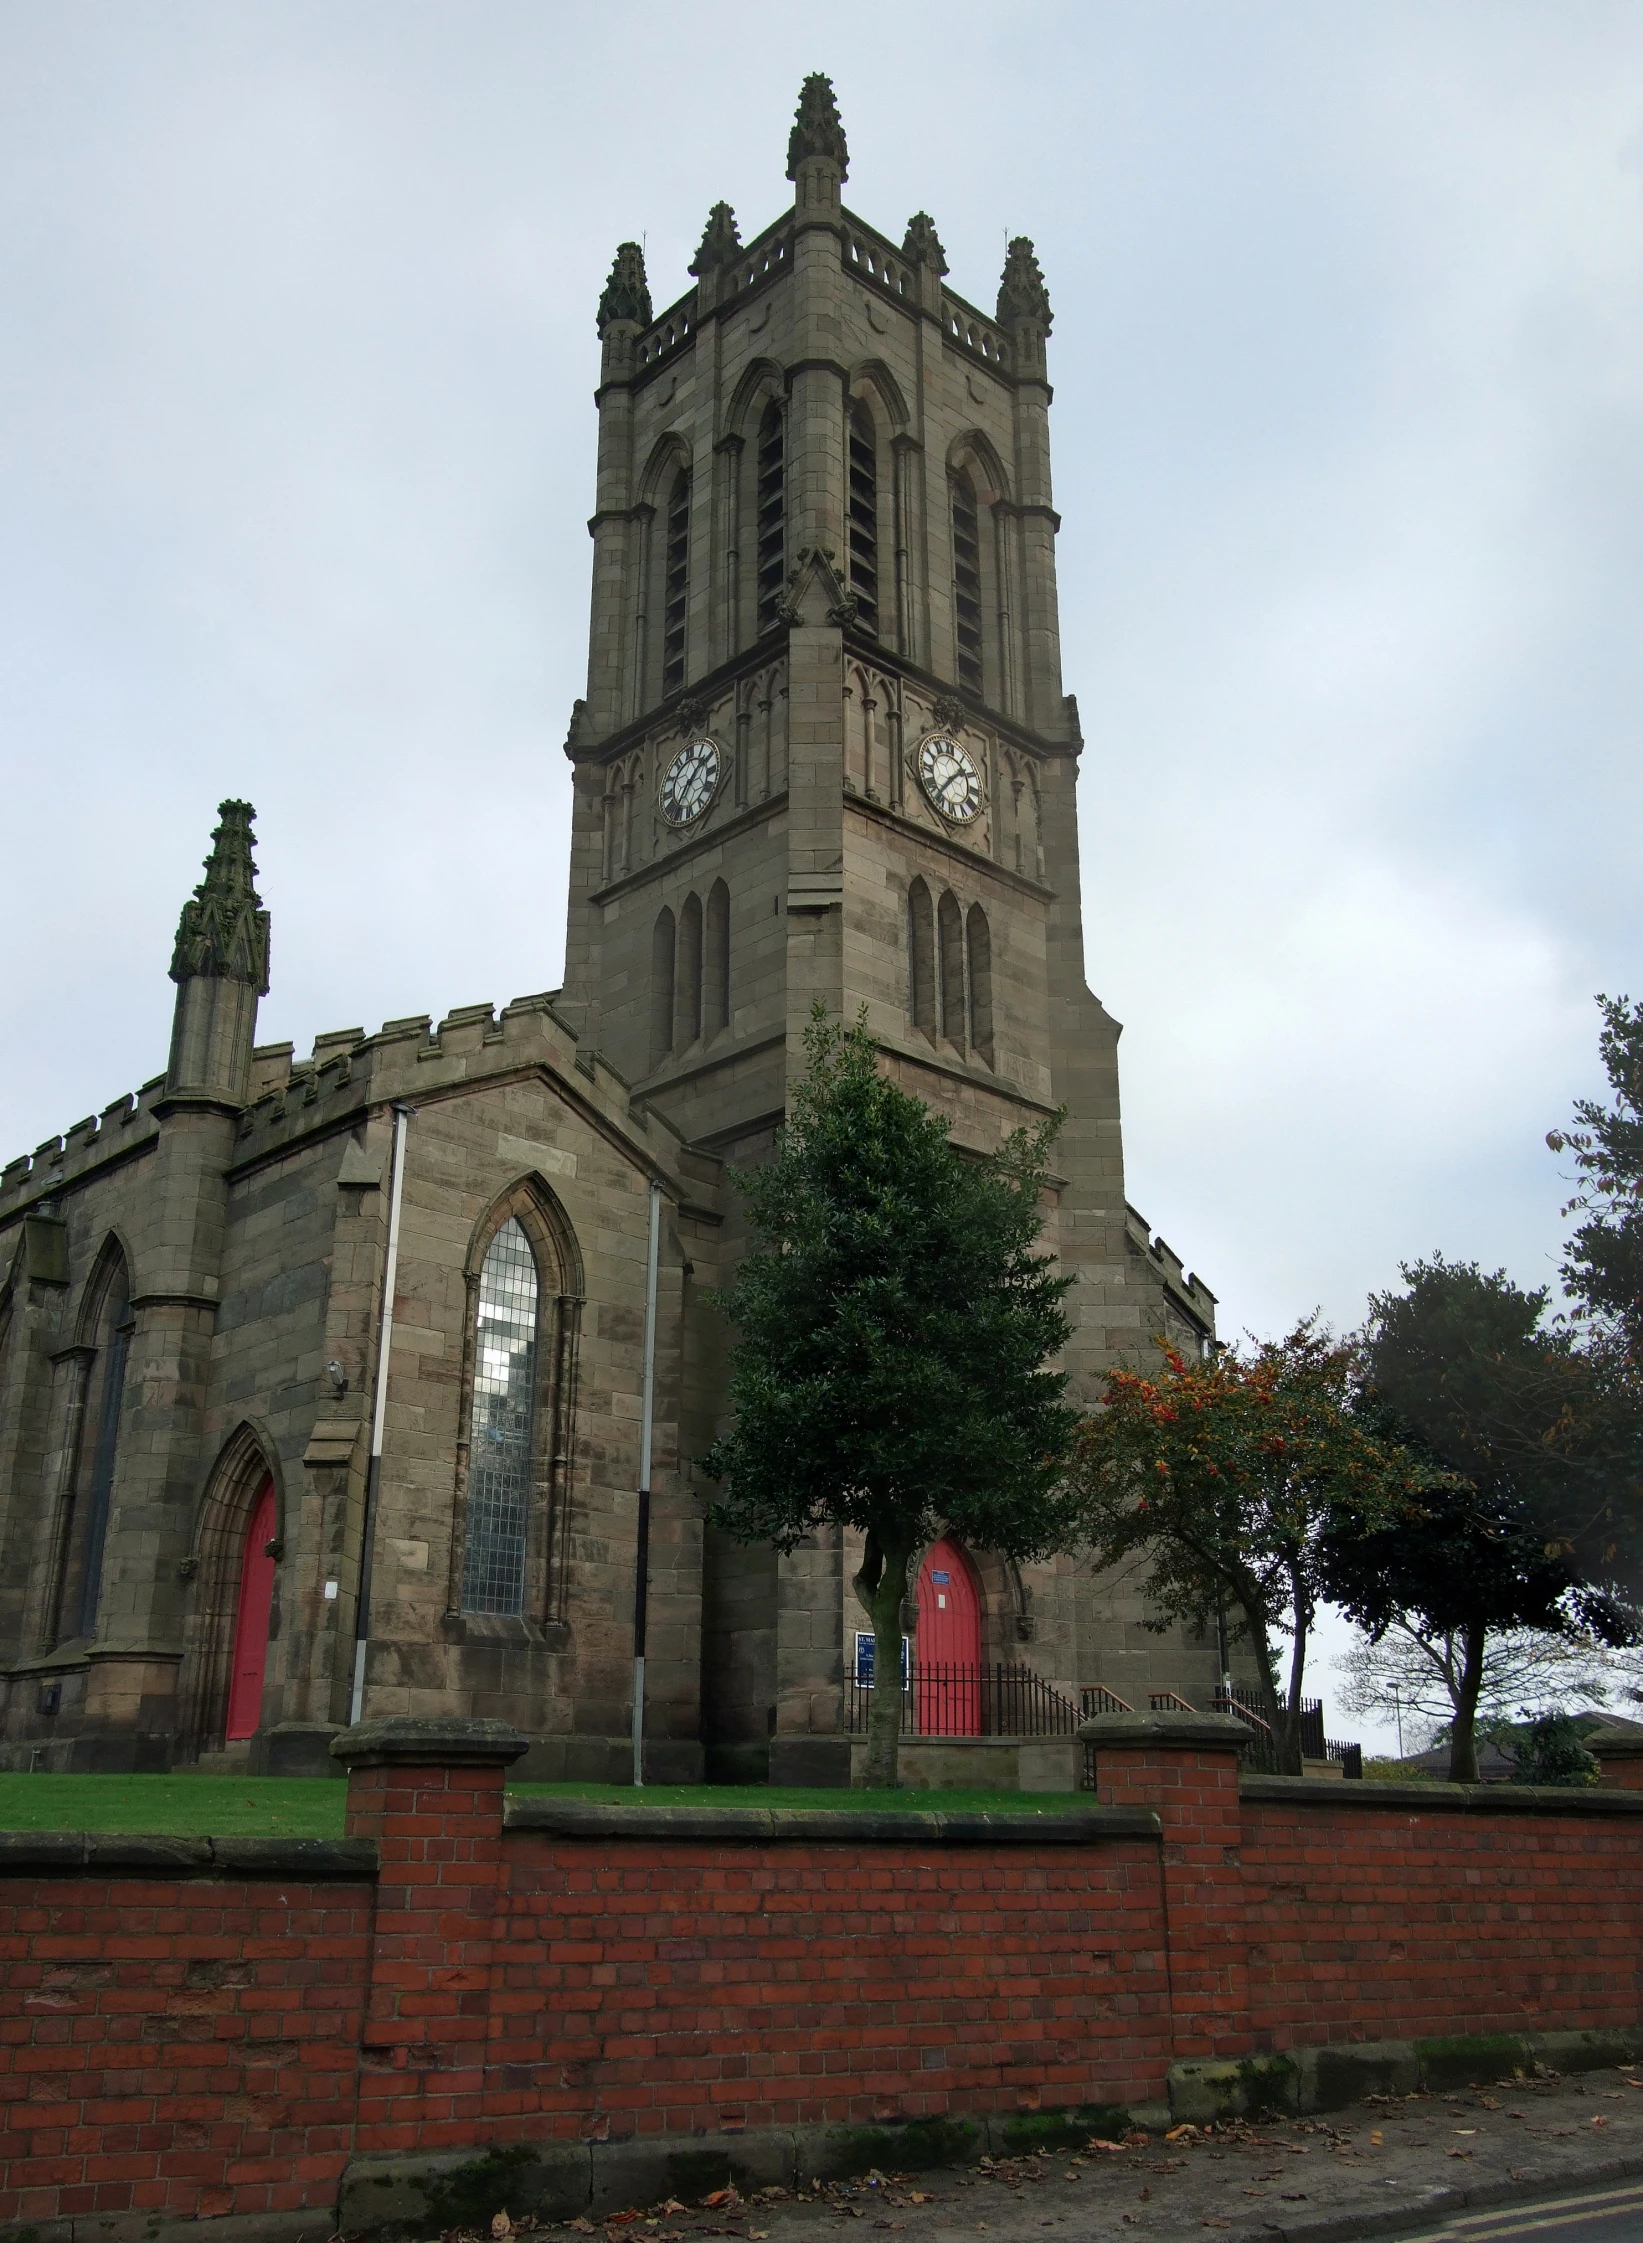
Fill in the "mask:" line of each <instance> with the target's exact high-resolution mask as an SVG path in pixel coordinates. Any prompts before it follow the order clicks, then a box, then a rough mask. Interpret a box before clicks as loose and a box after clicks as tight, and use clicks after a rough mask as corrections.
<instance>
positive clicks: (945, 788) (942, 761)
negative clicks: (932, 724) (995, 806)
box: [918, 735, 981, 826]
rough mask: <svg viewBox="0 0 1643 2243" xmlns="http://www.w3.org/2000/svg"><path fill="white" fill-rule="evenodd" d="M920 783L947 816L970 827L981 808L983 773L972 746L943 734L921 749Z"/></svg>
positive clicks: (928, 741) (955, 823)
mask: <svg viewBox="0 0 1643 2243" xmlns="http://www.w3.org/2000/svg"><path fill="white" fill-rule="evenodd" d="M918 776H919V784H920V786H922V787H923V789H924V791H925V793H926V794H927V795H928V796H929V797H930V800H931V802H932V803H933V804H934V806H935V807H936V809H937V810H939V811H940V812H941V815H942V816H943V817H944V818H949V819H951V820H952V822H953V824H954V825H956V826H967V825H968V824H969V823H970V820H971V819H972V818H973V817H975V816H976V815H977V814H978V813H979V811H980V809H981V773H980V771H979V769H978V768H977V766H976V759H975V757H974V756H973V755H972V754H971V753H970V751H969V749H968V748H966V747H962V746H960V744H959V742H958V741H957V740H946V739H943V738H941V737H940V736H939V735H938V736H937V737H936V738H935V739H933V740H926V741H925V743H924V745H923V747H922V748H920V750H919V752H918Z"/></svg>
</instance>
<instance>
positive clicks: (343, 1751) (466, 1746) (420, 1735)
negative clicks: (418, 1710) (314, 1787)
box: [331, 1714, 531, 1768]
mask: <svg viewBox="0 0 1643 2243" xmlns="http://www.w3.org/2000/svg"><path fill="white" fill-rule="evenodd" d="M530 1743H531V1741H530V1739H529V1737H522V1736H521V1735H520V1734H519V1731H518V1730H517V1729H516V1728H515V1727H514V1726H513V1723H512V1722H511V1721H457V1720H433V1721H418V1720H415V1719H413V1718H412V1717H411V1716H410V1715H408V1714H396V1715H394V1716H393V1717H392V1718H391V1719H390V1720H387V1721H361V1722H359V1723H357V1724H356V1725H355V1727H354V1728H352V1729H344V1730H343V1731H342V1732H341V1734H340V1735H338V1736H335V1737H333V1738H332V1739H331V1757H332V1758H333V1759H334V1760H340V1761H342V1762H344V1763H345V1764H346V1765H347V1766H348V1767H350V1768H395V1767H400V1768H435V1767H437V1768H505V1767H506V1766H507V1765H508V1763H509V1762H510V1761H514V1760H517V1759H519V1757H520V1755H521V1754H522V1753H526V1752H529V1750H530Z"/></svg>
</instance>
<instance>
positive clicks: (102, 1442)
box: [52, 1253, 134, 1637]
mask: <svg viewBox="0 0 1643 2243" xmlns="http://www.w3.org/2000/svg"><path fill="white" fill-rule="evenodd" d="M133 1324H134V1319H133V1317H132V1314H131V1279H130V1274H129V1272H128V1271H127V1269H126V1264H125V1257H124V1255H123V1254H119V1253H115V1254H114V1255H113V1258H112V1259H111V1261H110V1263H109V1265H108V1268H107V1271H106V1274H105V1276H104V1278H103V1283H102V1291H101V1297H100V1299H99V1300H98V1303H97V1310H96V1314H95V1317H94V1318H93V1320H92V1325H91V1335H92V1337H91V1346H92V1353H91V1355H90V1361H89V1376H88V1379H87V1383H86V1388H85V1415H84V1418H83V1420H82V1433H81V1441H82V1443H83V1444H84V1445H83V1446H82V1450H81V1459H80V1469H79V1472H78V1474H77V1481H78V1484H77V1486H76V1487H75V1490H74V1497H73V1507H72V1510H71V1512H70V1516H69V1519H68V1522H67V1526H68V1531H67V1534H66V1536H65V1543H66V1547H65V1548H64V1552H63V1559H64V1562H63V1568H62V1573H61V1575H60V1580H59V1594H58V1597H57V1599H56V1600H55V1601H56V1609H57V1614H58V1616H59V1618H58V1621H57V1624H56V1625H55V1626H54V1627H53V1630H52V1634H53V1636H54V1637H55V1636H57V1635H58V1634H60V1633H66V1634H67V1635H68V1636H70V1637H77V1636H94V1635H95V1634H96V1632H97V1611H98V1607H99V1605H100V1604H101V1602H102V1593H103V1560H104V1557H105V1554H106V1550H107V1545H108V1522H109V1513H110V1511H111V1509H112V1507H113V1501H114V1483H115V1478H116V1474H117V1471H118V1466H119V1450H120V1417H121V1410H122V1405H123V1403H124V1400H125V1386H126V1369H127V1364H128V1362H129V1359H130V1354H131V1334H132V1330H133Z"/></svg>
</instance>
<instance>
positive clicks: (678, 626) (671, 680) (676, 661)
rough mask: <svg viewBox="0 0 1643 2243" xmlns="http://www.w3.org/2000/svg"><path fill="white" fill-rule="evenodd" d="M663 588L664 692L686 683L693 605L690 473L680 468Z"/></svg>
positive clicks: (672, 498) (670, 517) (671, 498)
mask: <svg viewBox="0 0 1643 2243" xmlns="http://www.w3.org/2000/svg"><path fill="white" fill-rule="evenodd" d="M663 568H664V575H663V584H662V691H663V692H664V693H677V691H678V690H679V688H680V687H681V686H682V685H683V684H684V682H685V619H686V611H687V609H688V607H689V604H690V470H689V468H688V467H681V468H680V470H679V472H678V474H677V475H676V476H675V477H674V478H673V489H672V491H671V492H670V493H669V495H668V502H667V529H666V544H665V547H664V561H663Z"/></svg>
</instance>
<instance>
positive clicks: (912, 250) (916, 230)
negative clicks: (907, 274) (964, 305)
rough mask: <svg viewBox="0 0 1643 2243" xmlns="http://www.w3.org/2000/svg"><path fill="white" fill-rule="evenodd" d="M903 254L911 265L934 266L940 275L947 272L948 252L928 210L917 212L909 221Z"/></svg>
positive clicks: (902, 247) (902, 249) (902, 248)
mask: <svg viewBox="0 0 1643 2243" xmlns="http://www.w3.org/2000/svg"><path fill="white" fill-rule="evenodd" d="M901 253H902V255H903V256H904V257H905V258H906V259H907V261H908V263H909V264H913V265H934V267H935V268H936V271H937V272H938V273H944V272H945V271H946V270H947V252H946V251H945V250H944V249H943V248H942V246H941V242H940V240H939V239H938V237H937V234H936V222H935V220H934V219H933V218H932V217H931V216H930V213H929V212H928V211H927V210H915V211H914V213H913V215H912V217H911V218H909V219H908V221H907V234H906V238H905V239H904V240H903V242H902V245H901Z"/></svg>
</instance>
